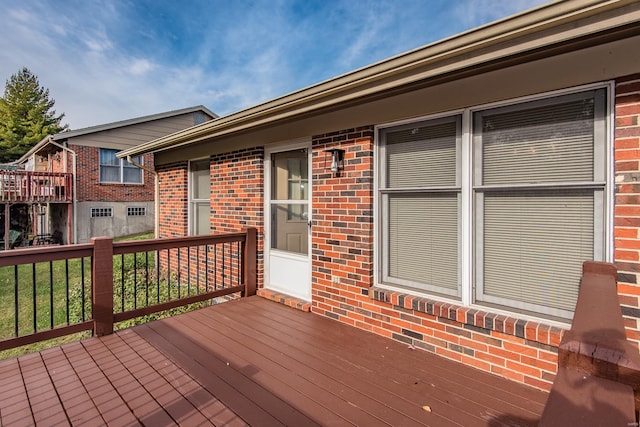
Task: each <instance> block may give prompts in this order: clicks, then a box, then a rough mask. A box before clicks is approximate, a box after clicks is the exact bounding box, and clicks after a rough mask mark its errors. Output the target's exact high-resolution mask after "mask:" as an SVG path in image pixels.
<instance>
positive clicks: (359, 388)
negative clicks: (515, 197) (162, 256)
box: [0, 297, 547, 426]
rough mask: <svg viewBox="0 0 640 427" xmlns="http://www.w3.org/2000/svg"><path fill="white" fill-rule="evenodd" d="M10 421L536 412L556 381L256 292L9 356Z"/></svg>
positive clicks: (6, 402)
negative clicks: (500, 368) (486, 369)
mask: <svg viewBox="0 0 640 427" xmlns="http://www.w3.org/2000/svg"><path fill="white" fill-rule="evenodd" d="M0 383H1V384H3V387H2V388H0V414H1V420H2V424H3V425H26V424H34V423H36V424H37V423H39V422H46V423H47V424H58V423H59V424H72V425H81V424H82V425H85V424H92V425H94V424H104V423H106V424H109V425H137V424H144V425H174V424H181V425H196V424H197V425H205V424H207V425H211V424H215V425H219V424H225V425H226V424H229V425H246V424H250V425H260V426H267V425H295V426H303V425H329V424H330V425H367V426H374V425H431V426H439V425H443V426H444V425H447V426H449V425H464V426H487V425H492V426H493V425H535V424H536V422H537V420H538V419H539V416H540V413H541V412H542V408H543V405H544V402H545V401H546V399H547V394H546V393H544V392H541V391H538V390H534V389H531V388H528V387H526V386H523V385H519V384H516V383H513V382H510V381H508V380H505V379H502V378H498V377H496V376H493V375H490V374H486V373H483V372H480V371H478V370H475V369H473V368H471V367H469V366H465V365H463V364H460V363H456V362H452V361H449V360H445V359H443V358H440V357H438V356H435V355H433V354H430V353H427V352H424V351H421V350H414V349H410V348H408V347H407V346H406V345H403V344H401V343H398V342H395V341H391V340H388V339H385V338H382V337H379V336H376V335H374V334H371V333H367V332H363V331H361V330H358V329H355V328H352V327H349V326H347V325H344V324H340V323H337V322H335V321H332V320H330V319H327V318H324V317H321V316H317V315H314V314H310V313H303V312H301V311H297V310H294V309H291V308H289V307H286V306H283V305H280V304H277V303H274V302H270V301H267V300H264V299H262V298H260V297H250V298H246V299H243V300H240V301H234V302H230V303H225V304H222V305H217V306H213V307H210V308H207V309H202V310H198V311H195V312H191V313H187V314H184V315H180V316H175V317H172V318H169V319H165V320H161V321H156V322H152V323H148V324H146V325H141V326H137V327H134V328H131V329H125V330H122V331H120V332H118V333H116V334H114V335H111V336H107V337H103V338H92V339H88V340H85V341H82V342H76V343H72V344H67V345H64V346H62V347H56V348H53V349H49V350H45V351H42V352H40V353H35V354H31V355H27V356H23V357H20V358H18V359H10V360H5V361H2V362H0Z"/></svg>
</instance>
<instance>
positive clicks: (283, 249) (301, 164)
mask: <svg viewBox="0 0 640 427" xmlns="http://www.w3.org/2000/svg"><path fill="white" fill-rule="evenodd" d="M298 147H300V148H295V149H291V150H287V151H267V153H266V159H265V160H266V163H267V165H266V166H267V168H265V169H266V172H267V174H268V177H267V179H266V180H265V184H266V187H267V188H265V193H266V194H267V197H266V198H265V199H266V206H265V213H266V216H267V218H266V219H267V220H266V221H265V225H266V227H267V233H266V235H267V239H268V240H267V241H266V242H265V245H266V246H267V252H266V255H267V257H266V258H267V259H266V261H267V265H266V269H265V270H266V273H267V277H266V279H267V280H266V284H265V286H266V288H268V289H272V290H275V291H278V292H282V293H284V294H287V295H290V296H292V297H297V298H301V299H303V300H306V301H311V254H310V251H309V247H310V224H311V223H310V220H311V218H310V212H311V209H310V208H311V206H310V201H311V197H310V196H311V194H310V191H311V182H310V179H309V169H310V164H311V156H310V146H309V144H305V145H304V146H300V145H298Z"/></svg>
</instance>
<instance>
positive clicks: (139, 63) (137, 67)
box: [129, 58, 154, 76]
mask: <svg viewBox="0 0 640 427" xmlns="http://www.w3.org/2000/svg"><path fill="white" fill-rule="evenodd" d="M153 68H154V65H153V63H151V62H150V61H149V60H147V59H142V58H137V59H133V61H132V62H131V65H130V66H129V72H130V73H131V74H133V75H135V76H141V75H143V74H147V73H148V72H149V71H151V70H153Z"/></svg>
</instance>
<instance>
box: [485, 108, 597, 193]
mask: <svg viewBox="0 0 640 427" xmlns="http://www.w3.org/2000/svg"><path fill="white" fill-rule="evenodd" d="M593 117H594V104H593V99H592V98H591V99H588V100H577V101H572V102H566V103H560V104H557V105H548V106H544V107H538V108H532V109H527V110H520V111H514V112H508V113H502V114H495V115H490V114H486V115H483V116H482V120H483V121H482V146H483V157H482V159H483V165H482V166H483V174H482V180H483V184H484V185H496V184H522V183H547V182H570V181H572V182H580V181H582V182H587V181H593V143H594V141H593Z"/></svg>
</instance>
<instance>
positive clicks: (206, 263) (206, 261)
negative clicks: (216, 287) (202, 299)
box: [204, 245, 209, 292]
mask: <svg viewBox="0 0 640 427" xmlns="http://www.w3.org/2000/svg"><path fill="white" fill-rule="evenodd" d="M208 290H209V245H205V246H204V291H205V292H207V291H208Z"/></svg>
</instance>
